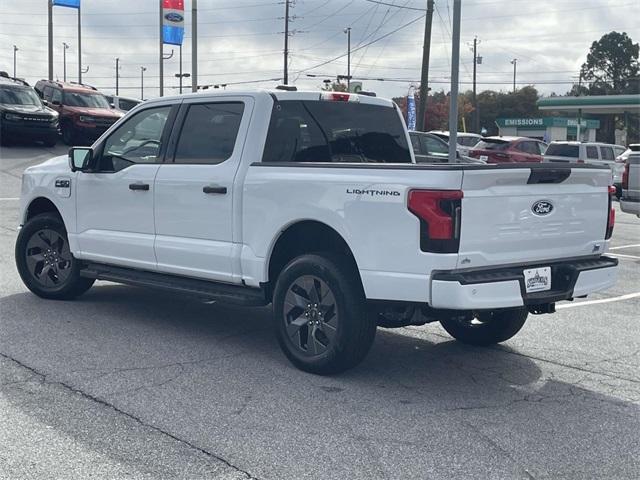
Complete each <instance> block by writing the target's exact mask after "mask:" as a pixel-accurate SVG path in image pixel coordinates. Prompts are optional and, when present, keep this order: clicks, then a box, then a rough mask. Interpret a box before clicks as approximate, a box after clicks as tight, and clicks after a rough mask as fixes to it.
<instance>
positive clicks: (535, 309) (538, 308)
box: [529, 303, 556, 315]
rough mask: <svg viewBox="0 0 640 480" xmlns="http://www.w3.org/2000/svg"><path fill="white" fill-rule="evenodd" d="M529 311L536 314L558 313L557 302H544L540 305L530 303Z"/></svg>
mask: <svg viewBox="0 0 640 480" xmlns="http://www.w3.org/2000/svg"><path fill="white" fill-rule="evenodd" d="M529 312H530V313H533V314H534V315H543V314H545V313H556V304H555V303H542V304H540V305H529Z"/></svg>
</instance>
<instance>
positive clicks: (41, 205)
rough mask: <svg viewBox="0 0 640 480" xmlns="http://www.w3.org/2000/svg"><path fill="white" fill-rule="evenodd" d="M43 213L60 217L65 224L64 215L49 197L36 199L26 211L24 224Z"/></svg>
mask: <svg viewBox="0 0 640 480" xmlns="http://www.w3.org/2000/svg"><path fill="white" fill-rule="evenodd" d="M43 213H52V214H54V215H57V216H58V217H60V219H61V220H62V222H63V223H64V218H63V217H62V213H61V212H60V209H59V208H58V207H57V205H56V204H55V203H54V202H53V201H52V200H51V199H49V198H47V197H36V198H34V199H33V200H31V202H29V205H28V206H27V208H26V209H25V212H24V218H23V223H26V222H28V221H29V220H31V219H32V218H33V217H35V216H36V215H41V214H43Z"/></svg>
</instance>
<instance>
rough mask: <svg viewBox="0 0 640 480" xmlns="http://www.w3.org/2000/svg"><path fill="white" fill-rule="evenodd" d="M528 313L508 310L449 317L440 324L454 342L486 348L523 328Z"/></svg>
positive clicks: (522, 308) (519, 309)
mask: <svg viewBox="0 0 640 480" xmlns="http://www.w3.org/2000/svg"><path fill="white" fill-rule="evenodd" d="M528 315H529V312H528V311H527V309H526V308H524V307H520V308H509V309H504V310H491V311H483V312H474V313H469V314H465V313H464V312H461V313H460V315H458V316H451V317H449V318H446V319H442V320H440V324H441V325H442V327H443V328H444V329H445V330H446V331H447V333H448V334H449V335H451V336H452V337H453V338H455V339H456V340H459V341H460V342H462V343H466V344H468V345H478V346H487V345H493V344H495V343H500V342H504V341H505V340H509V339H510V338H511V337H513V336H514V335H515V334H516V333H518V332H519V331H520V329H521V328H522V327H523V325H524V323H525V321H526V320H527V316H528Z"/></svg>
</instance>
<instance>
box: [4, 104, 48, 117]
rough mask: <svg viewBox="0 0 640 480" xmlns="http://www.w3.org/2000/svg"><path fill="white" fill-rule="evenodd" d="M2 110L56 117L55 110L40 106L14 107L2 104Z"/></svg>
mask: <svg viewBox="0 0 640 480" xmlns="http://www.w3.org/2000/svg"><path fill="white" fill-rule="evenodd" d="M0 110H3V111H5V112H12V113H39V114H44V115H51V116H54V113H53V112H54V110H51V109H50V108H47V107H44V106H39V105H12V104H7V103H0Z"/></svg>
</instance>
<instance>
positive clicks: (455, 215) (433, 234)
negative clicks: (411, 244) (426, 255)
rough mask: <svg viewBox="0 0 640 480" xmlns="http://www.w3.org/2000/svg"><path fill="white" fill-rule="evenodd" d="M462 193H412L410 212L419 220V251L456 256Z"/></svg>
mask: <svg viewBox="0 0 640 480" xmlns="http://www.w3.org/2000/svg"><path fill="white" fill-rule="evenodd" d="M462 197H463V194H462V191H461V190H411V191H410V192H409V198H408V205H407V207H408V208H409V211H410V212H411V213H413V214H414V215H415V216H416V217H418V218H419V219H420V250H422V251H423V252H435V253H456V252H457V251H458V249H459V247H460V221H461V218H462Z"/></svg>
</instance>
